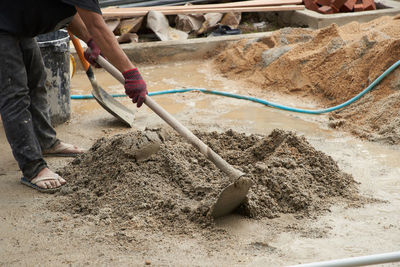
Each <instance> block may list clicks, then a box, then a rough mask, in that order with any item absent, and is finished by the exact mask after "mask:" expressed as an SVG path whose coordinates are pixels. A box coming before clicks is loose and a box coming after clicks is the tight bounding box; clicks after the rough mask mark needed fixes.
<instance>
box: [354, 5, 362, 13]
mask: <svg viewBox="0 0 400 267" xmlns="http://www.w3.org/2000/svg"><path fill="white" fill-rule="evenodd" d="M357 11H364V5H363V4H362V3H361V4H355V5H354V12H357Z"/></svg>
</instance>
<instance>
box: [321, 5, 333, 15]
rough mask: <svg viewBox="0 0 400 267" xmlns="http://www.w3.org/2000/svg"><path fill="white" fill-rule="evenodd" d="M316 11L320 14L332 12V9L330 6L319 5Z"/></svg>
mask: <svg viewBox="0 0 400 267" xmlns="http://www.w3.org/2000/svg"><path fill="white" fill-rule="evenodd" d="M318 11H319V12H320V13H322V14H333V9H332V8H331V7H330V6H321V7H320V8H318Z"/></svg>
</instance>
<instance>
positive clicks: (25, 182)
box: [21, 173, 65, 193]
mask: <svg viewBox="0 0 400 267" xmlns="http://www.w3.org/2000/svg"><path fill="white" fill-rule="evenodd" d="M33 180H35V182H34V183H32V181H33ZM54 180H58V181H59V182H60V183H61V186H58V187H54V188H43V187H40V186H38V185H37V183H38V182H43V181H54ZM32 181H29V180H28V179H26V178H25V177H22V178H21V183H22V184H23V185H26V186H29V187H31V188H33V189H36V190H38V191H39V192H42V193H55V192H57V191H59V190H60V189H61V187H62V186H63V185H64V184H62V181H65V180H64V179H63V178H61V177H60V176H59V175H58V174H56V173H52V174H47V175H43V176H41V177H38V178H34V179H32Z"/></svg>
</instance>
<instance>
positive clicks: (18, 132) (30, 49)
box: [0, 32, 59, 180]
mask: <svg viewBox="0 0 400 267" xmlns="http://www.w3.org/2000/svg"><path fill="white" fill-rule="evenodd" d="M0 59H1V62H0V114H1V119H2V121H3V126H4V130H5V133H6V136H7V140H8V142H9V144H10V146H11V149H12V153H13V155H14V158H15V160H16V161H17V162H18V166H19V168H20V169H21V171H22V173H23V175H24V176H25V177H26V178H27V179H28V180H32V179H33V178H34V177H35V176H36V175H37V174H38V173H39V172H40V171H41V170H42V169H43V168H45V167H47V164H46V162H45V161H44V159H43V156H42V149H48V148H50V147H52V146H53V145H55V144H57V143H58V142H59V140H58V139H57V138H56V131H55V130H54V128H53V127H52V125H51V121H50V107H49V104H48V100H47V89H46V86H45V80H46V73H45V70H44V63H43V59H42V55H41V53H40V49H39V47H38V45H37V42H36V40H35V39H34V38H18V37H15V36H13V35H10V34H8V33H5V32H0Z"/></svg>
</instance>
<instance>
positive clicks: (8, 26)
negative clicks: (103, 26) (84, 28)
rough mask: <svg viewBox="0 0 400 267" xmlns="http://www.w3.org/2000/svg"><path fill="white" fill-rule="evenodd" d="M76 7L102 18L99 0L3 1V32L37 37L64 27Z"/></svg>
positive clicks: (0, 0) (0, 1) (0, 27)
mask: <svg viewBox="0 0 400 267" xmlns="http://www.w3.org/2000/svg"><path fill="white" fill-rule="evenodd" d="M75 6H77V7H80V8H83V9H86V10H90V11H93V12H96V13H98V14H101V10H100V7H99V2H98V0H0V31H5V32H8V33H10V34H13V35H16V36H19V37H34V36H36V35H38V34H43V33H47V32H51V31H55V30H58V29H60V28H62V27H65V26H66V25H67V24H68V23H69V22H70V21H71V20H72V17H73V16H74V15H75V14H76V9H75Z"/></svg>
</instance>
